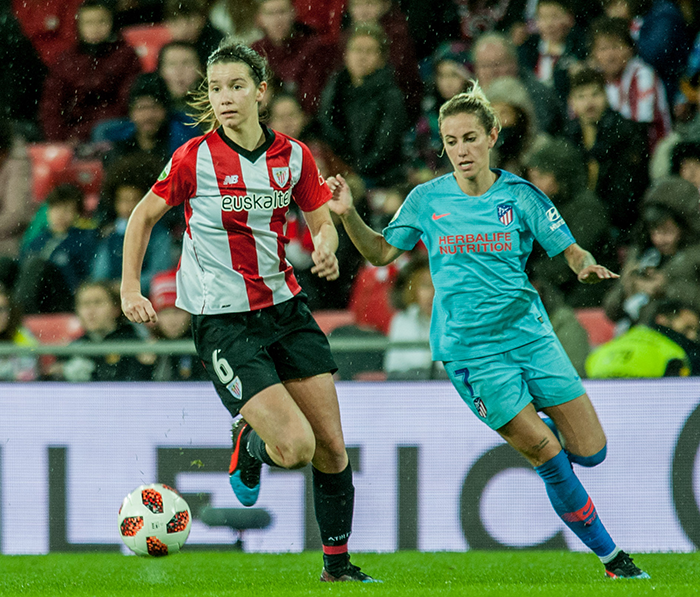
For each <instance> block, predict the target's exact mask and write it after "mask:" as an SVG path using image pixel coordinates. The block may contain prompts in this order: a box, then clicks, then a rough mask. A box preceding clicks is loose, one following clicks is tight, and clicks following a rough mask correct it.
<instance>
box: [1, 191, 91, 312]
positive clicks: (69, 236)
mask: <svg viewBox="0 0 700 597" xmlns="http://www.w3.org/2000/svg"><path fill="white" fill-rule="evenodd" d="M82 202H83V193H82V191H81V190H80V189H79V188H78V187H76V186H74V185H71V184H63V185H59V186H57V187H56V188H54V189H53V190H52V191H51V192H50V193H49V194H48V196H47V197H46V203H47V206H48V207H47V220H48V226H47V228H45V229H42V230H41V231H40V232H38V233H37V235H36V236H35V237H34V238H33V240H31V241H30V242H29V243H28V244H27V246H26V247H23V248H22V251H21V253H20V260H19V274H18V277H17V281H16V283H15V287H14V295H15V297H16V298H17V300H19V301H21V304H22V306H23V308H24V312H25V313H63V312H67V311H71V310H72V308H73V297H74V295H75V291H76V290H77V288H78V286H79V285H80V284H81V282H83V281H84V280H86V279H87V278H88V276H89V275H90V269H91V267H92V262H93V260H94V258H95V249H96V248H97V232H96V231H95V230H94V229H92V230H87V229H83V228H78V227H77V226H76V224H77V219H78V216H79V214H80V210H81V208H82Z"/></svg>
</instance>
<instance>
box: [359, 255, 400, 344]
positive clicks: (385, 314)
mask: <svg viewBox="0 0 700 597" xmlns="http://www.w3.org/2000/svg"><path fill="white" fill-rule="evenodd" d="M397 273H398V266H397V265H396V264H395V263H392V264H390V265H387V266H384V267H375V266H373V265H369V264H367V265H364V266H363V267H361V268H360V270H359V271H358V272H357V276H356V277H355V280H354V282H353V287H352V292H351V294H350V303H349V308H350V310H351V311H352V312H353V313H354V314H355V320H356V323H357V324H358V325H360V326H367V327H370V328H373V329H375V330H378V331H380V332H381V333H383V334H387V333H388V332H389V325H390V324H391V318H392V317H393V315H394V313H395V311H396V310H395V309H394V307H393V305H392V304H391V298H390V295H391V287H392V286H393V284H394V278H395V277H396V274H397Z"/></svg>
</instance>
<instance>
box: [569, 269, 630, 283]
mask: <svg viewBox="0 0 700 597" xmlns="http://www.w3.org/2000/svg"><path fill="white" fill-rule="evenodd" d="M619 277H620V276H619V274H616V273H615V272H611V271H610V270H609V269H608V268H607V267H605V266H604V265H599V264H595V265H588V266H586V267H584V268H583V269H582V270H581V271H580V272H579V273H578V281H579V282H583V283H584V284H597V283H598V282H601V281H602V280H613V279H615V278H619Z"/></svg>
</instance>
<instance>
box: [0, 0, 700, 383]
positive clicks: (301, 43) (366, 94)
mask: <svg viewBox="0 0 700 597" xmlns="http://www.w3.org/2000/svg"><path fill="white" fill-rule="evenodd" d="M699 32H700V6H698V4H697V2H695V1H694V0H432V1H431V2H425V1H424V0H63V1H62V2H59V1H58V0H0V60H1V61H2V64H3V67H2V69H1V70H0V340H1V341H4V342H12V343H15V344H17V345H24V346H31V345H32V344H36V343H37V342H39V341H41V337H40V334H37V332H36V331H34V333H33V332H32V331H30V326H29V325H27V321H28V319H27V318H31V317H35V318H36V317H39V316H44V315H48V316H50V315H54V314H65V313H72V314H73V316H74V317H75V320H76V322H77V324H78V329H79V334H76V335H79V337H78V338H77V339H75V340H74V341H75V342H100V341H110V340H128V339H132V340H143V341H144V342H148V341H151V340H153V339H178V338H188V337H189V336H188V335H189V319H188V317H187V314H185V313H184V312H182V311H180V310H179V309H178V308H177V307H175V303H174V296H175V291H174V268H175V267H176V265H177V260H178V256H179V251H180V243H181V238H182V234H183V231H184V230H185V219H184V214H183V212H182V210H179V211H178V209H173V210H171V211H170V212H169V213H168V214H167V216H166V219H164V220H163V221H161V222H160V223H159V224H158V226H157V227H156V228H155V229H154V232H153V236H152V238H151V242H150V246H149V249H148V253H147V254H146V257H145V262H144V269H143V276H142V288H143V291H144V294H146V295H147V296H150V297H151V299H152V301H153V303H154V306H155V308H156V310H157V311H158V313H159V322H158V324H157V326H155V327H153V328H143V329H141V328H137V327H134V326H133V325H131V324H129V323H128V322H126V321H125V320H124V319H123V318H122V317H121V315H120V308H119V301H118V294H117V293H116V290H117V289H118V284H119V280H120V271H121V251H122V249H121V247H122V240H123V236H124V232H125V228H126V222H127V220H128V218H129V214H130V213H131V210H132V209H133V208H134V206H135V205H136V203H138V201H139V200H140V198H141V197H142V196H143V195H144V193H145V192H146V191H147V190H148V189H149V188H150V186H151V185H152V184H153V183H154V182H155V180H156V179H157V177H158V175H159V173H160V172H161V170H162V169H163V168H164V166H165V165H166V164H167V162H168V160H169V158H170V156H171V155H172V153H173V151H174V150H175V148H177V147H178V146H179V145H181V144H182V143H184V142H185V141H187V140H188V139H190V138H192V137H195V136H197V135H200V134H202V131H200V130H198V128H197V126H196V124H195V121H194V118H193V116H192V114H191V108H190V107H189V105H188V97H189V94H190V93H191V92H193V91H194V90H196V89H197V88H198V87H199V85H200V84H201V81H202V73H203V72H204V65H205V64H206V59H207V56H208V55H209V54H210V53H211V52H212V51H213V50H214V49H215V48H216V47H217V46H218V44H219V43H220V42H221V40H223V39H224V38H227V37H233V38H235V39H236V40H238V41H241V42H243V43H246V44H250V45H251V46H252V47H253V48H254V49H256V50H257V51H259V52H260V53H261V54H263V55H264V56H266V58H267V60H268V61H269V64H270V67H271V70H272V73H273V80H272V81H271V82H270V86H269V89H268V92H267V94H266V98H265V117H266V122H267V124H268V126H270V127H271V128H272V129H274V130H277V131H280V132H282V133H285V134H288V135H291V136H292V137H295V138H297V139H300V140H301V141H303V142H304V143H306V144H307V145H308V146H309V148H310V149H311V151H312V152H313V154H314V156H315V158H316V161H317V163H318V166H319V168H320V170H321V173H322V174H323V175H324V176H329V175H332V174H336V173H342V174H343V175H344V176H345V177H346V179H347V180H348V181H349V183H350V185H351V187H352V190H353V195H354V196H355V197H356V200H357V202H358V208H359V209H360V212H361V213H362V215H363V217H364V218H365V219H366V221H367V222H368V223H369V224H370V225H371V226H372V227H374V228H375V229H377V230H381V228H382V227H383V226H384V225H386V224H387V223H388V222H389V220H390V219H391V218H392V216H393V214H394V213H395V212H396V210H397V209H398V208H399V207H400V205H401V203H402V201H403V200H404V199H405V197H406V196H407V194H408V193H409V192H410V190H411V189H412V188H413V187H414V186H415V185H417V184H420V183H422V182H426V181H428V180H430V179H432V178H434V177H436V176H441V175H443V174H446V173H448V172H450V171H451V167H450V164H449V162H448V160H447V158H446V156H445V155H444V153H443V152H442V143H441V139H440V134H439V129H438V111H439V108H440V106H441V105H442V103H443V102H444V101H446V100H447V99H449V98H450V97H452V96H453V95H455V94H457V93H459V92H461V91H462V90H463V89H464V88H465V85H466V84H467V81H468V80H469V79H470V78H475V79H478V81H479V83H480V85H481V86H482V87H483V88H484V90H485V92H486V94H487V96H488V98H489V100H490V101H491V102H492V104H493V106H494V108H495V110H496V112H497V114H498V116H499V118H500V121H501V123H502V126H503V128H502V130H501V132H500V135H499V140H498V144H497V146H496V151H495V160H494V163H493V164H492V165H493V167H497V168H503V169H506V170H509V171H511V172H513V173H515V174H518V175H520V176H522V177H524V178H526V179H527V180H529V181H530V182H531V183H532V184H534V185H535V186H537V187H538V188H540V189H541V190H542V191H543V192H545V193H546V194H547V195H548V196H549V197H550V198H551V200H552V201H553V203H554V205H555V206H556V207H557V209H558V210H559V211H560V212H561V214H562V216H563V217H564V219H565V220H566V221H567V223H568V224H569V226H570V228H571V230H572V232H573V234H574V236H575V238H576V239H577V242H578V243H579V244H580V245H581V246H583V247H584V248H586V249H588V250H590V251H591V252H592V253H593V254H594V255H596V257H597V258H598V260H599V261H600V262H602V263H604V264H605V265H607V266H608V267H610V268H611V269H613V270H615V271H619V272H620V274H621V277H620V279H619V280H618V281H616V282H614V283H612V284H609V285H607V284H599V285H594V286H588V285H586V286H584V285H581V284H578V283H577V282H576V278H575V276H573V274H572V273H571V272H570V271H569V270H568V267H567V265H566V263H565V261H564V259H563V257H561V256H559V257H557V258H555V259H551V260H550V259H549V258H548V257H547V256H546V255H545V254H544V253H543V252H537V251H535V252H534V253H533V255H532V257H531V259H530V261H529V263H528V269H529V273H530V276H531V280H532V283H533V285H534V286H535V287H536V288H537V290H538V291H539V292H540V295H541V297H542V300H543V302H544V303H545V306H546V307H547V309H548V312H549V313H550V318H551V319H552V322H553V324H554V328H555V331H556V332H557V334H558V335H559V337H560V339H561V341H562V343H563V345H564V347H565V348H566V350H567V352H569V354H570V356H571V358H572V361H573V362H574V364H575V366H576V367H577V369H578V370H579V372H580V373H581V375H584V376H585V375H587V376H589V377H658V376H664V375H698V374H700V356H699V355H700V348H698V345H697V343H696V341H697V334H698V329H699V325H700V191H699V188H700V33H699ZM52 160H53V161H52ZM57 164H58V165H57ZM47 171H48V174H47ZM339 235H340V247H339V249H338V258H339V262H340V270H341V277H340V278H339V279H338V280H336V281H334V282H330V283H328V282H325V281H321V280H319V279H318V278H316V277H315V276H313V275H312V274H311V273H310V269H311V265H312V261H311V251H312V244H311V238H310V235H309V233H308V230H307V229H306V226H305V223H304V219H303V216H302V214H301V212H299V211H295V210H294V208H292V209H291V211H290V213H289V224H288V228H287V236H288V237H289V239H290V242H289V245H288V258H289V260H290V261H291V262H292V264H293V265H294V267H295V271H296V274H297V277H298V279H299V281H300V283H301V285H302V287H303V289H304V291H305V293H306V294H307V295H308V300H309V305H310V307H311V309H312V310H313V311H315V312H331V311H332V312H344V313H346V314H349V315H351V317H349V318H347V319H346V320H345V324H346V325H344V326H341V327H340V328H336V329H334V330H333V331H332V332H331V337H332V336H333V335H334V334H335V335H338V336H342V333H343V331H344V333H346V334H348V333H357V334H368V333H369V334H370V335H372V334H374V335H380V336H388V337H389V338H390V339H393V340H396V341H409V342H410V341H414V342H415V341H425V340H427V338H428V328H429V321H430V314H431V304H432V293H433V290H432V283H431V281H430V273H429V270H428V268H427V263H426V256H425V254H424V253H423V252H422V251H421V250H420V249H417V250H416V251H415V253H414V254H411V255H404V256H403V257H402V259H401V260H399V262H398V263H397V264H392V266H389V267H386V268H375V267H372V266H370V265H369V264H367V263H364V262H363V259H362V257H361V256H360V255H359V253H358V252H357V251H356V250H355V249H354V247H353V246H352V243H351V242H350V241H349V239H348V238H347V237H346V236H345V235H344V232H343V230H342V227H339ZM591 312H595V313H598V314H599V315H600V316H601V319H600V321H604V322H605V324H606V325H608V324H609V325H610V329H611V332H610V334H609V336H610V337H609V338H605V339H606V340H609V342H605V343H600V344H601V345H600V346H596V345H595V344H597V343H596V342H592V337H591V329H590V328H588V329H585V321H584V319H583V318H582V317H581V314H582V313H591ZM593 331H595V330H593ZM630 355H632V356H630ZM381 359H382V360H380V361H379V363H378V364H377V363H376V362H375V363H374V365H372V366H368V367H369V368H370V369H372V368H374V369H380V370H383V375H384V376H385V377H387V378H390V379H428V378H436V377H441V376H442V375H444V370H443V369H442V367H441V366H439V365H437V364H434V363H432V362H431V360H430V355H429V352H427V351H426V350H424V349H420V348H404V349H401V348H393V349H392V348H390V349H389V350H388V351H387V352H386V354H385V355H382V356H381ZM358 360H361V359H358ZM194 361H196V359H193V358H192V357H191V356H189V355H177V356H167V357H166V356H154V355H148V354H144V355H140V356H138V357H135V356H134V357H120V356H119V355H106V356H104V357H100V358H97V357H91V358H86V357H74V358H72V359H53V360H51V362H46V361H45V360H43V361H42V360H40V359H35V358H32V357H27V356H22V357H0V380H32V379H58V380H61V379H65V380H70V381H86V380H102V381H106V380H145V379H155V380H162V381H168V380H176V379H182V380H197V379H203V378H204V372H203V370H202V368H201V364H199V363H198V362H194ZM341 374H343V375H345V377H346V378H353V377H354V376H355V372H353V371H350V372H346V373H343V371H342V368H341Z"/></svg>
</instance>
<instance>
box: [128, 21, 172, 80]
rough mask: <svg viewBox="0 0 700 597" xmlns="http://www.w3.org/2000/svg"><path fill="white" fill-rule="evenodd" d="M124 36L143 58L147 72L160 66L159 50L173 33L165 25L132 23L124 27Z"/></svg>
mask: <svg viewBox="0 0 700 597" xmlns="http://www.w3.org/2000/svg"><path fill="white" fill-rule="evenodd" d="M122 36H123V37H124V39H125V40H126V43H128V44H129V45H130V46H131V47H132V48H134V50H135V51H136V54H137V56H138V57H139V59H140V60H141V66H142V67H143V70H144V71H145V72H147V73H152V72H153V71H154V70H156V68H157V67H158V52H160V49H161V48H162V47H163V46H164V45H165V44H167V43H168V42H169V41H170V40H171V39H172V35H171V34H170V30H169V29H168V28H167V27H166V26H165V25H131V26H129V27H124V28H123V29H122Z"/></svg>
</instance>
